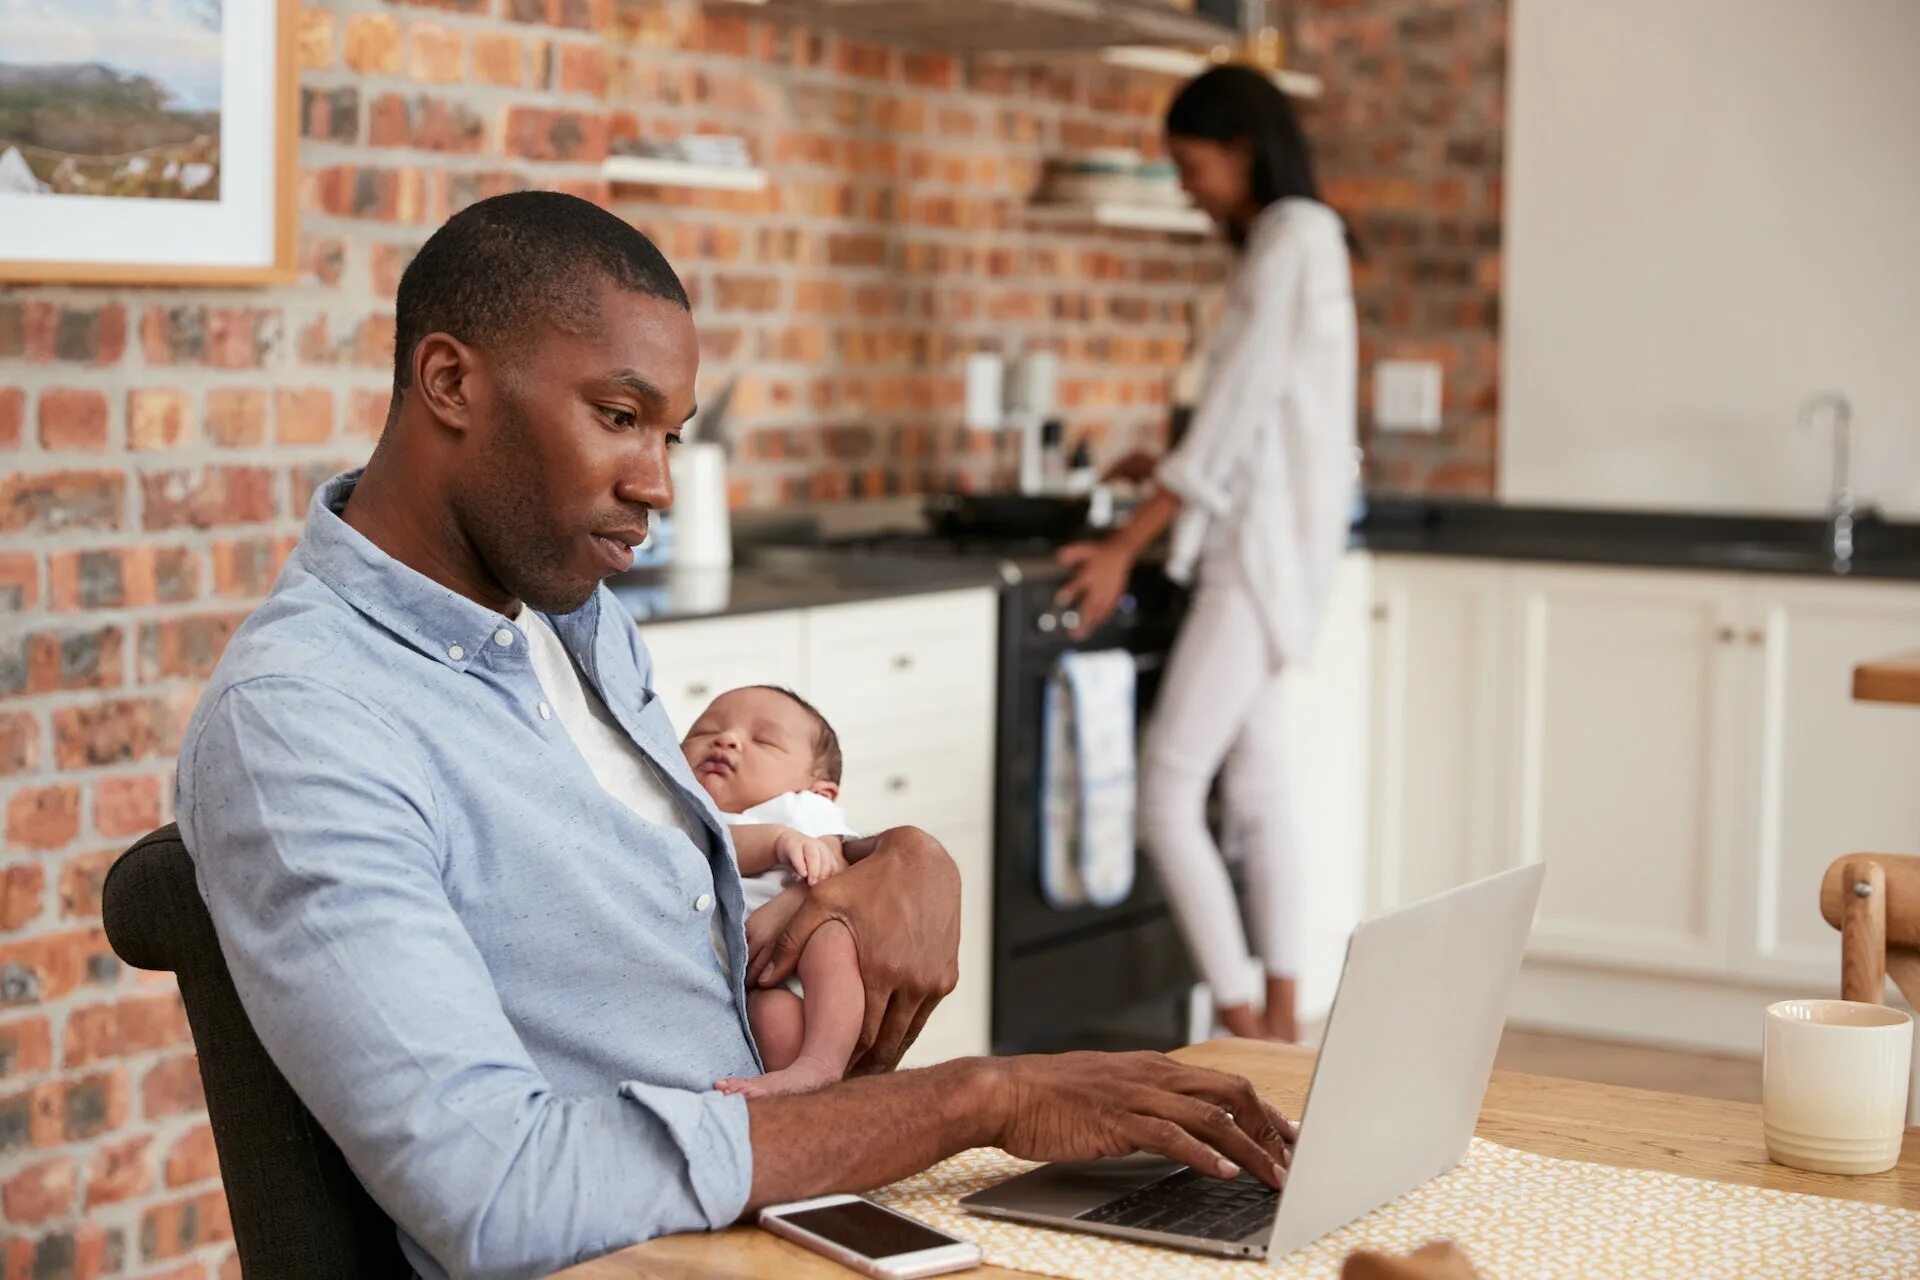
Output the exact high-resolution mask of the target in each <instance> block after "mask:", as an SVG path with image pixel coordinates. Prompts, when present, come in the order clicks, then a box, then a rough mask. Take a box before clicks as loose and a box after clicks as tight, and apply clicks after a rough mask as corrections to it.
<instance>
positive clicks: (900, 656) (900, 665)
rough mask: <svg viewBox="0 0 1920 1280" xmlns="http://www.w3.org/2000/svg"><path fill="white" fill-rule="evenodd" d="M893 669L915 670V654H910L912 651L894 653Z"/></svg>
mask: <svg viewBox="0 0 1920 1280" xmlns="http://www.w3.org/2000/svg"><path fill="white" fill-rule="evenodd" d="M893 669H894V670H895V671H911V670H913V655H912V654H910V653H896V654H894V655H893Z"/></svg>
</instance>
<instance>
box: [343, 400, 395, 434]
mask: <svg viewBox="0 0 1920 1280" xmlns="http://www.w3.org/2000/svg"><path fill="white" fill-rule="evenodd" d="M392 402H393V393H392V392H391V391H386V390H381V391H367V390H363V389H359V388H356V389H355V390H354V392H353V397H352V399H351V400H350V401H348V405H347V421H346V433H347V434H348V435H349V436H352V437H354V438H356V439H360V440H378V439H379V438H380V433H381V432H383V431H385V430H386V429H387V410H388V408H389V407H390V406H391V404H392Z"/></svg>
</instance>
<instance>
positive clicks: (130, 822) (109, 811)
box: [93, 774, 162, 836]
mask: <svg viewBox="0 0 1920 1280" xmlns="http://www.w3.org/2000/svg"><path fill="white" fill-rule="evenodd" d="M161 782H162V780H161V779H160V778H158V777H155V776H153V775H151V774H147V775H138V776H134V777H125V778H102V779H100V780H99V781H98V782H96V783H94V784H93V829H94V830H95V831H98V832H99V833H100V834H101V835H103V836H139V835H145V834H146V833H147V832H149V831H151V830H153V829H154V828H155V827H157V826H159V825H160V811H161V801H160V787H161Z"/></svg>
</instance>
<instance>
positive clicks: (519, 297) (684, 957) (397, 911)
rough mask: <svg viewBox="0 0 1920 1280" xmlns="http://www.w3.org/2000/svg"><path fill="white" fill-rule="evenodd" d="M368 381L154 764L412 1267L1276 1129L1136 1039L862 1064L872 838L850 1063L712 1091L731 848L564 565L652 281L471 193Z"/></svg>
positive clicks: (862, 875) (910, 892)
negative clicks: (939, 1165)
mask: <svg viewBox="0 0 1920 1280" xmlns="http://www.w3.org/2000/svg"><path fill="white" fill-rule="evenodd" d="M398 313H399V314H398V336H397V340H396V353H395V362H394V366H395V367H394V400H393V407H392V410H391V413H390V415H389V418H388V423H387V428H386V432H385V434H384V435H383V436H382V438H381V440H380V444H379V446H378V448H377V449H376V450H375V451H374V454H373V457H372V459H371V461H369V463H368V464H367V466H366V468H365V470H364V471H363V472H361V473H349V474H347V475H345V476H342V477H340V478H338V479H336V480H334V481H332V482H331V483H329V484H328V485H327V486H325V487H324V488H323V489H321V490H320V491H319V492H318V493H317V494H316V495H315V498H314V502H313V506H312V509H311V512H310V515H309V520H308V524H307V529H306V534H305V537H304V538H303V540H302V542H301V545H300V547H299V548H298V549H297V550H296V551H295V553H294V556H293V558H292V559H291V561H290V562H289V563H288V566H287V569H286V571H285V573H283V574H282V575H281V578H280V580H279V581H278V582H277V583H276V584H275V585H274V590H273V594H272V595H271V596H269V597H268V599H267V600H266V601H265V602H264V603H263V604H262V605H261V607H260V608H259V609H258V610H257V611H256V612H255V613H254V615H253V616H252V617H251V618H250V619H249V620H248V621H247V623H246V625H245V626H244V627H242V628H241V630H240V631H239V633H238V634H236V636H235V637H234V639H233V642H232V643H231V645H230V646H229V647H228V649H227V652H226V654H225V655H224V657H223V658H222V660H221V663H220V666H219V668H218V670H216V672H215V673H214V677H213V680H212V682H211V684H210V685H209V687H208V689H207V691H206V693H205V695H204V697H203V698H202V700H201V703H200V706H199V708H198V710H197V711H196V712H195V715H194V719H193V722H192V724H191V725H190V726H189V729H188V733H187V739H186V742H185V745H184V747H183V750H182V754H181V767H180V796H179V806H178V809H179V816H180V823H181V826H182V828H183V830H184V831H185V834H186V837H187V842H188V846H189V848H191V849H192V850H193V852H194V856H195V861H196V866H197V867H198V870H199V876H200V883H201V888H202V891H203V893H204V895H205V897H206V899H207V905H208V908H209V910H210V911H211V913H212V915H213V919H214V923H215V925H216V927H217V929H218V931H219V935H220V941H221V947H222V950H223V951H224V953H225V955H226V957H227V961H228V964H229V966H230V967H231V969H232V971H233V976H234V982H235V985H236V987H237V988H238V989H239V993H240V997H241V1000H242V1002H243V1003H244V1004H245V1006H246V1009H247V1013H248V1015H249V1017H250V1018H251V1020H252V1022H253V1025H254V1027H255V1028H256V1029H257V1030H258V1032H259V1034H260V1038H261V1040H262V1041H263V1042H264V1043H265V1045H266V1047H267V1049H268V1050H269V1052H271V1054H272V1055H273V1058H274V1060H275V1062H276V1063H278V1064H279V1066H280V1068H281V1070H282V1071H283V1072H284V1073H285V1074H286V1076H287V1078H288V1079H289V1080H290V1081H291V1082H292V1084H293V1086H294V1088H295V1090H296V1091H297V1092H298V1093H299V1094H300V1097H301V1099H302V1100H303V1101H304V1102H305V1103H306V1104H307V1106H308V1107H309V1108H310V1109H311V1110H312V1111H313V1113H314V1115H315V1116H316V1117H317V1118H318V1119H319V1121H320V1123H321V1124H322V1125H323V1126H324V1127H325V1128H326V1130H327V1132H328V1133H329V1134H331V1135H332V1136H333V1138H334V1139H335V1140H336V1141H337V1142H338V1143H339V1145H340V1147H341V1149H342V1151H344V1152H345V1154H346V1157H347V1159H348V1161H349V1162H350V1163H351V1164H352V1166H353V1168H354V1171H355V1173H356V1174H357V1175H358V1176H359V1177H360V1179H361V1181H362V1182H364V1183H365V1184H366V1186H367V1188H368V1190H369V1191H370V1192H372V1194H373V1196H374V1198H375V1199H376V1200H377V1201H378V1202H379V1203H380V1205H381V1207H382V1208H383V1209H385V1210H386V1212H387V1213H389V1214H390V1215H391V1216H392V1217H393V1218H394V1219H395V1221H396V1222H397V1223H398V1224H399V1226H400V1228H401V1232H402V1245H403V1247H404V1248H405V1250H406V1253H407V1256H408V1258H409V1259H410V1260H411V1262H412V1263H413V1265H414V1267H415V1268H416V1269H417V1270H418V1271H419V1272H420V1274H421V1275H423V1276H426V1277H440V1276H447V1275H454V1276H468V1275H484V1276H489V1277H511V1276H533V1275H539V1274H543V1273H545V1272H547V1271H551V1270H553V1269H556V1268H559V1267H561V1266H563V1265H566V1264H568V1263H571V1262H573V1261H576V1260H578V1259H581V1258H585V1257H589V1256H593V1255H596V1254H599V1253H604V1252H606V1251H608V1250H611V1249H614V1248H618V1247H620V1246H622V1245H626V1244H630V1243H633V1242H634V1241H637V1240H642V1239H645V1238H648V1237H650V1236H653V1235H657V1234H661V1233H664V1232H673V1231H690V1230H708V1229H714V1228H719V1227H724V1226H726V1225H728V1224H729V1223H731V1222H734V1221H736V1220H737V1219H739V1218H740V1217H741V1215H742V1214H744V1213H746V1212H749V1211H750V1210H752V1209H753V1208H755V1207H757V1206H761V1205H765V1204H770V1203H774V1202H778V1201H783V1200H792V1199H798V1198H801V1197H805V1196H810V1195H815V1194H819V1193H824V1192H829V1191H838V1190H859V1189H865V1188H869V1187H873V1186H876V1185H879V1184H882V1183H885V1182H888V1181H891V1180H893V1179H896V1178H899V1177H902V1176H905V1175H907V1174H909V1173H913V1172H915V1171H917V1170H920V1169H924V1168H926V1167H927V1166H928V1165H930V1164H932V1163H934V1162H935V1161H937V1160H939V1159H941V1158H942V1157H944V1156H946V1155H948V1154H951V1153H952V1152H955V1151H959V1150H962V1149H964V1148H966V1147H970V1146H975V1145H980V1144H998V1145H1000V1146H1003V1147H1005V1148H1006V1149H1008V1150H1009V1151H1012V1152H1014V1153H1016V1154H1019V1155H1024V1156H1030V1157H1033V1158H1038V1159H1063V1158H1086V1157H1093V1156H1099V1155H1117V1154H1120V1153H1123V1152H1128V1151H1133V1150H1136V1149H1143V1148H1144V1149H1151V1150H1154V1151H1160V1152H1164V1153H1166V1154H1168V1155H1171V1156H1174V1157H1175V1158H1178V1159H1182V1160H1185V1161H1188V1162H1190V1163H1192V1164H1193V1165H1195V1166H1196V1167H1198V1168H1201V1169H1203V1170H1205V1171H1207V1172H1210V1173H1216V1174H1222V1175H1224V1174H1226V1173H1227V1172H1228V1170H1229V1169H1231V1168H1232V1167H1233V1165H1234V1164H1239V1165H1244V1166H1245V1167H1248V1168H1250V1169H1252V1170H1253V1171H1254V1172H1256V1173H1258V1174H1259V1175H1261V1176H1262V1177H1265V1178H1267V1179H1268V1180H1270V1181H1273V1182H1275V1183H1276V1185H1277V1183H1278V1181H1279V1180H1280V1178H1281V1177H1282V1176H1283V1175H1282V1173H1281V1164H1280V1161H1281V1160H1282V1159H1283V1158H1284V1154H1283V1153H1284V1151H1285V1142H1286V1139H1287V1137H1288V1136H1290V1133H1291V1126H1289V1125H1288V1124H1287V1123H1286V1122H1285V1121H1283V1120H1282V1119H1281V1118H1280V1117H1279V1116H1278V1115H1277V1113H1274V1112H1273V1111H1272V1110H1271V1109H1269V1108H1267V1107H1265V1106H1264V1105H1263V1104H1261V1103H1260V1102H1259V1100H1258V1099H1257V1098H1256V1097H1255V1096H1254V1095H1253V1093H1252V1090H1251V1089H1250V1088H1249V1087H1248V1086H1247V1085H1246V1084H1245V1082H1244V1081H1238V1080H1234V1079H1231V1078H1228V1077H1224V1076H1219V1075H1215V1074H1213V1073H1210V1072H1204V1071H1199V1070H1195V1069H1192V1068H1187V1067H1182V1066H1180V1065H1178V1064H1175V1063H1173V1062H1171V1061H1169V1060H1167V1059H1164V1058H1161V1057H1158V1056H1156V1055H1138V1056H1129V1057H1120V1058H1111V1057H1106V1056H1101V1055H1068V1056H1065V1057H1060V1058H1052V1059H1010V1060H1005V1061H969V1062H959V1063H952V1064H947V1065H945V1066H941V1067H935V1068H930V1069H927V1070H924V1071H911V1072H903V1073H900V1074H898V1075H886V1074H884V1073H885V1072H887V1071H888V1070H889V1069H890V1068H891V1067H892V1066H893V1065H894V1063H895V1062H896V1061H897V1059H898V1057H899V1054H900V1052H901V1051H902V1049H903V1048H904V1047H905V1046H906V1045H907V1044H908V1043H910V1042H911V1040H912V1038H913V1036H914V1034H915V1033H916V1032H917V1031H918V1029H919V1027H920V1025H921V1023H922V1022H923V1021H924V1020H925V1018H926V1015H927V1014H928V1013H929V1012H930V1011H931V1010H932V1008H933V1006H934V1005H935V1004H936V1003H937V1002H938V1000H939V998H940V996H942V995H944V994H945V992H946V991H947V990H949V989H951V987H952V984H953V981H954V979H953V974H954V972H955V964H956V961H955V958H956V954H957V930H958V924H957V921H958V900H959V886H958V877H957V873H956V872H955V870H954V868H953V866H952V864H951V862H950V861H949V860H948V859H947V858H946V855H945V853H944V852H943V851H942V850H940V849H939V847H938V846H937V845H935V844H934V843H933V842H932V841H931V840H930V839H928V838H927V837H926V836H924V835H922V834H920V833H918V832H914V831H894V832H889V833H886V834H885V835H882V836H880V837H878V839H877V841H876V848H875V849H874V851H873V852H872V854H871V856H869V857H867V858H865V859H863V860H862V861H860V862H859V863H858V864H857V865H856V866H855V867H854V868H853V869H851V870H849V871H848V872H846V873H845V874H844V875H840V876H836V877H834V878H833V879H832V880H831V881H828V882H826V883H825V884H822V885H820V886H818V887H817V888H816V889H815V890H814V891H813V895H812V901H811V902H810V904H809V906H808V907H807V908H806V909H805V910H803V911H802V912H801V913H799V915H797V916H796V918H795V920H794V922H793V924H792V925H791V926H790V929H789V932H788V935H787V937H786V938H785V939H784V940H783V942H782V944H781V946H780V947H779V949H778V958H777V960H776V963H775V964H774V965H773V967H772V971H771V972H770V973H768V974H767V975H765V976H764V977H763V978H762V979H761V980H762V981H767V982H773V981H778V980H780V979H781V978H783V977H784V976H785V974H786V973H788V972H790V971H791V970H792V968H793V965H794V962H795V959H796V957H797V956H798V953H799V950H800V948H801V946H802V945H803V944H804V943H805V941H806V938H807V937H808V936H809V935H810V933H811V931H812V930H813V929H814V928H817V927H818V926H819V925H820V923H822V922H823V921H825V920H828V919H833V920H838V921H841V922H843V923H844V924H845V925H846V926H847V928H848V929H849V930H850V931H851V933H852V934H853V936H854V939H855V943H856V947H857V949H858V953H859V960H860V968H861V972H862V975H863V978H864V980H865V982H866V984H867V987H868V1002H867V1004H868V1008H867V1017H866V1023H865V1029H864V1031H863V1036H862V1055H863V1056H862V1057H861V1058H860V1059H859V1060H858V1061H857V1066H858V1068H859V1069H860V1070H862V1071H864V1072H866V1073H868V1075H867V1078H862V1079H856V1080H851V1081H848V1082H846V1083H844V1084H840V1085H837V1086H835V1087H833V1088H830V1089H827V1090H825V1091H822V1092H819V1093H815V1094H809V1095H804V1096H798V1097H782V1098H767V1099H756V1100H753V1101H751V1102H748V1101H743V1100H742V1099H740V1098H738V1097H732V1096H728V1095H723V1094H720V1093H716V1092H713V1091H712V1090H711V1082H712V1081H714V1080H717V1079H720V1078H722V1077H725V1076H737V1075H747V1074H754V1073H756V1072H757V1071H758V1069H759V1062H758V1058H757V1055H756V1052H755V1050H754V1046H753V1043H752V1039H751V1036H750V1035H749V1033H748V1030H747V1024H746V1016H745V1009H746V999H745V955H744V952H745V947H744V935H743V931H742V903H741V893H740V882H739V877H738V875H737V874H736V872H735V869H734V865H733V861H732V858H731V857H730V855H729V852H728V845H727V838H726V835H725V832H724V829H723V828H722V827H721V825H720V824H719V821H718V817H717V815H716V814H715V812H714V810H713V808H712V806H711V805H710V804H709V803H708V802H707V800H706V797H705V795H704V793H703V792H702V791H701V790H700V788H699V787H698V786H697V785H695V782H694V780H693V778H692V776H691V775H690V774H689V773H688V771H687V768H686V765H685V763H684V762H683V760H682V758H681V755H680V752H679V749H678V746H677V742H676V738H675V735H674V733H673V730H672V728H671V726H669V725H668V723H667V721H666V717H665V715H664V713H663V712H662V711H661V708H660V704H659V702H658V701H657V700H656V699H655V698H654V697H653V695H652V693H651V692H650V688H649V686H650V684H651V671H650V664H649V662H648V659H647V655H646V650H645V647H644V646H643V645H642V644H641V642H640V639H639V637H638V635H637V633H636V631H635V628H634V626H633V623H632V621H631V620H630V619H629V618H627V617H625V616H623V615H622V614H621V612H620V610H619V607H618V605H617V604H616V603H615V601H614V599H613V597H612V595H611V594H610V593H609V592H607V591H606V590H605V589H604V588H602V587H601V586H600V581H601V579H602V578H604V577H605V576H607V575H608V574H611V573H613V572H616V571H618V570H620V569H624V568H625V567H627V565H629V564H630V563H631V560H632V551H631V547H632V546H633V545H634V544H635V543H638V542H639V541H640V540H641V539H642V538H643V537H644V536H645V532H646V527H647V519H648V513H649V512H651V511H653V510H656V509H659V508H662V507H665V506H668V505H670V503H671V501H672V496H673V495H672V487H671V484H670V481H669V479H668V473H667V450H668V447H669V445H670V444H671V443H672V442H673V441H674V440H675V439H676V433H677V432H678V430H679V428H680V425H681V424H682V423H683V422H684V421H685V420H686V419H687V418H688V417H689V416H691V414H692V411H693V392H694V375H695V372H696V369H697V366H698V345H697V341H696V338H695V333H694V326H693V321H692V318H691V316H690V315H689V312H688V304H687V297H686V294H685V292H684V291H683V289H682V288H681V285H680V282H679V280H678V279H677V278H676V277H675V276H674V274H673V271H672V269H671V268H670V267H669V266H668V265H667V262H666V260H665V259H664V258H662V257H661V256H660V254H659V251H658V250H656V249H655V248H654V247H653V245H652V244H651V243H649V242H648V241H647V240H646V238H645V237H644V236H641V235H640V234H639V233H638V232H636V231H634V230H633V229H632V228H630V227H628V226H627V225H626V224H625V223H623V222H621V221H620V220H619V219H617V218H615V217H613V216H612V215H610V214H608V213H606V212H604V211H603V210H600V209H598V208H596V207H595V206H593V205H591V204H589V203H587V202H585V201H581V200H576V199H573V198H571V197H566V196H561V195H556V194H551V193H523V194H519V195H511V196H502V197H499V198H497V199H494V200H488V201H484V202H482V203H480V204H478V205H475V206H473V207H472V208H469V209H467V210H466V211H465V212H463V213H461V214H459V215H457V216H456V217H454V218H453V219H452V220H451V221H450V222H449V223H448V224H447V225H446V226H445V227H443V228H442V229H441V230H440V231H439V232H438V233H436V234H435V235H434V236H433V237H432V239H430V240H429V241H428V242H427V244H426V245H425V246H423V247H422V249H421V250H420V253H419V255H418V256H417V257H416V258H415V259H414V261H413V263H412V264H411V265H410V266H409V267H408V268H407V271H406V274H405V276H404V278H403V279H402V281H401V284H400V294H399V302H398Z"/></svg>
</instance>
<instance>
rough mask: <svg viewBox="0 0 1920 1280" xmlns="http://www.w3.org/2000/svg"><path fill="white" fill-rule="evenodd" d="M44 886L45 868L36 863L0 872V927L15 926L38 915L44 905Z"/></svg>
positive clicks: (45, 884) (8, 928)
mask: <svg viewBox="0 0 1920 1280" xmlns="http://www.w3.org/2000/svg"><path fill="white" fill-rule="evenodd" d="M46 888H47V872H46V868H44V867H42V866H41V865H40V864H39V863H37V862H27V863H22V864H20V865H19V866H13V867H8V868H7V869H6V870H5V871H4V872H0V929H5V930H13V929H18V928H20V927H21V926H22V925H24V924H27V923H28V922H29V921H32V920H34V919H36V918H38V917H39V915H40V913H41V911H42V910H43V908H44V906H45V901H46Z"/></svg>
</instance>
